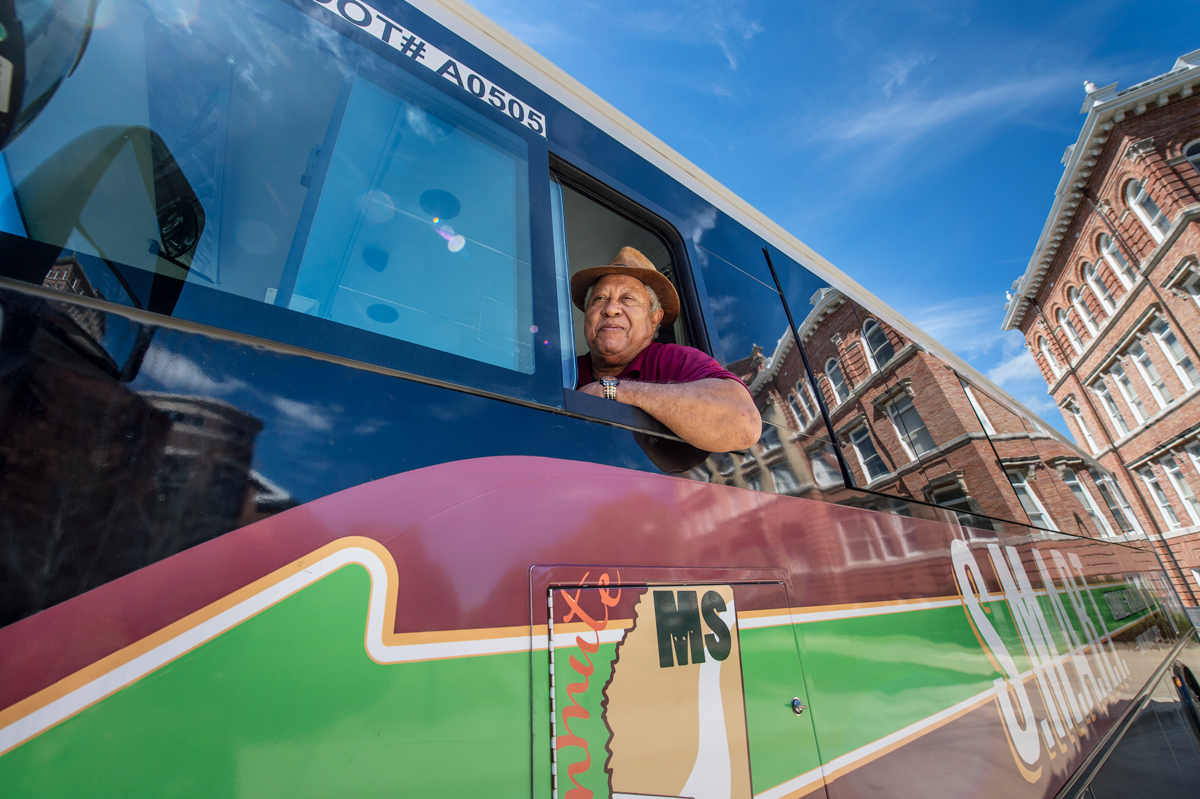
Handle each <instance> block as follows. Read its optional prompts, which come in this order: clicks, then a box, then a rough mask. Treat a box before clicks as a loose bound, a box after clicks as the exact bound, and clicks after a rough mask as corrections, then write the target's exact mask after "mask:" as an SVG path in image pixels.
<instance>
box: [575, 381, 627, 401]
mask: <svg viewBox="0 0 1200 799" xmlns="http://www.w3.org/2000/svg"><path fill="white" fill-rule="evenodd" d="M579 391H582V392H583V393H584V394H591V395H592V396H593V397H599V398H600V399H604V384H603V383H601V382H600V381H599V380H597V381H596V382H594V383H588V384H587V385H586V386H580V387H579ZM618 393H619V392H618Z"/></svg>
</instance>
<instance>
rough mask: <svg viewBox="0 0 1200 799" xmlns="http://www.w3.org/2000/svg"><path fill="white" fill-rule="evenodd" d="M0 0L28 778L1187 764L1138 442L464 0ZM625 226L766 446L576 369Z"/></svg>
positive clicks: (161, 779)
mask: <svg viewBox="0 0 1200 799" xmlns="http://www.w3.org/2000/svg"><path fill="white" fill-rule="evenodd" d="M0 26H2V29H0V145H2V147H0V158H2V160H3V169H0V374H2V379H0V553H2V554H0V786H2V792H3V795H4V796H5V797H68V796H82V795H87V796H163V795H171V796H197V797H207V796H233V795H237V796H282V795H286V796H293V797H295V796H330V795H364V796H376V795H400V796H417V795H445V796H480V795H486V796H505V797H509V796H512V797H516V796H530V797H538V798H540V799H549V798H551V797H553V798H554V799H560V798H561V799H587V798H588V797H605V798H607V797H616V798H620V797H649V796H657V797H663V796H666V797H691V799H701V798H703V799H708V798H709V797H738V798H739V799H740V798H744V797H745V798H748V797H771V798H772V799H783V798H784V797H800V796H826V797H830V799H842V798H843V797H858V796H868V795H869V796H886V797H901V796H916V795H920V796H929V795H932V796H947V797H949V796H973V797H974V796H1004V797H1049V796H1063V797H1085V796H1086V797H1093V798H1094V799H1102V798H1103V797H1109V796H1122V795H1128V792H1129V790H1130V789H1131V786H1132V787H1133V788H1135V789H1136V790H1138V791H1141V792H1144V793H1150V792H1154V793H1155V794H1156V795H1160V796H1163V797H1168V796H1190V795H1194V793H1195V790H1196V787H1195V786H1196V784H1197V780H1198V777H1197V774H1200V770H1197V769H1196V765H1197V763H1200V743H1198V742H1200V717H1198V716H1197V710H1196V703H1197V697H1198V695H1200V686H1197V684H1196V681H1195V677H1194V675H1193V669H1195V668H1197V667H1198V666H1200V652H1198V650H1197V641H1196V638H1195V631H1194V630H1193V628H1192V624H1191V620H1190V619H1189V616H1188V614H1187V612H1186V610H1185V608H1184V606H1183V604H1182V603H1181V601H1180V598H1179V597H1178V596H1177V594H1176V593H1175V589H1174V587H1173V586H1172V584H1171V583H1170V581H1169V579H1168V577H1167V574H1166V572H1165V570H1164V564H1162V563H1161V562H1160V561H1159V560H1158V557H1157V556H1156V554H1155V549H1154V548H1153V546H1152V542H1151V540H1150V539H1149V538H1148V536H1147V533H1146V532H1145V531H1143V530H1142V529H1141V528H1140V527H1139V525H1138V522H1137V519H1136V516H1135V515H1134V514H1133V512H1132V509H1131V508H1130V506H1129V502H1128V500H1127V499H1126V498H1125V497H1124V496H1123V495H1122V493H1121V490H1120V486H1119V485H1118V484H1117V483H1116V481H1115V480H1114V479H1113V476H1112V475H1111V474H1109V473H1108V472H1106V471H1105V470H1104V468H1103V467H1101V466H1100V465H1099V464H1098V463H1097V462H1096V461H1095V460H1094V459H1093V458H1092V457H1091V456H1090V455H1088V454H1086V453H1084V452H1082V451H1080V450H1079V449H1078V448H1076V447H1075V446H1074V445H1072V444H1071V443H1069V442H1068V441H1066V440H1065V439H1063V438H1062V437H1061V436H1060V435H1058V434H1057V433H1056V432H1054V431H1053V430H1051V429H1049V428H1048V427H1047V426H1046V425H1045V423H1043V422H1042V421H1041V420H1040V419H1038V418H1037V416H1036V415H1034V414H1033V413H1031V412H1030V411H1029V410H1028V409H1027V408H1025V407H1023V406H1022V405H1020V404H1019V403H1018V402H1016V401H1015V400H1014V399H1013V398H1012V397H1009V396H1007V395H1006V394H1005V393H1004V392H1003V391H1001V390H1000V389H999V388H998V387H997V386H995V385H994V384H992V383H991V382H990V381H988V380H987V379H986V378H985V377H984V376H982V375H981V374H979V373H978V372H977V371H975V370H974V369H972V368H971V367H969V366H968V365H967V364H966V363H964V362H963V361H962V360H960V359H959V358H957V357H956V356H954V355H953V354H952V353H951V352H950V351H949V350H947V349H946V348H945V347H943V346H942V345H940V344H939V343H938V342H936V341H934V340H932V339H931V338H930V337H929V336H928V335H926V334H925V333H924V332H922V331H921V330H919V329H918V328H917V327H915V326H914V325H912V324H911V323H910V322H908V321H907V320H905V319H904V318H903V317H902V316H900V315H899V314H898V313H896V312H895V311H894V310H892V309H891V308H889V307H887V305H885V304H884V303H882V302H880V301H879V300H878V299H877V298H876V297H874V296H873V295H872V294H871V293H870V292H869V291H868V290H867V289H865V288H864V287H863V286H860V285H858V284H857V283H855V282H854V281H853V280H852V279H850V278H849V277H847V276H846V275H845V274H843V273H842V272H840V271H839V270H837V269H836V268H835V267H834V266H833V265H832V264H830V263H829V262H827V261H826V260H824V259H823V258H822V257H821V256H819V255H818V254H817V253H815V252H813V251H812V250H811V249H809V248H808V247H806V246H805V245H804V244H803V243H801V241H799V240H798V239H797V238H796V237H794V236H793V235H792V234H791V233H789V232H788V231H785V230H783V229H782V228H781V227H779V226H778V225H777V224H775V223H773V222H772V221H770V220H769V219H767V218H766V217H764V216H763V215H762V214H761V213H759V212H757V211H756V210H755V209H754V208H752V207H751V206H749V205H748V204H747V203H746V202H745V201H743V200H741V199H740V198H738V197H736V196H734V195H733V194H732V193H730V192H729V191H728V190H727V189H725V188H724V187H722V186H721V185H719V184H718V183H717V182H716V181H714V180H713V179H712V178H711V177H709V176H708V175H706V174H704V173H703V172H702V171H701V170H700V169H698V168H697V167H696V166H695V165H693V164H691V163H689V162H687V161H686V160H685V159H683V158H682V157H681V156H680V155H678V154H677V153H675V152H673V151H672V150H671V149H670V148H668V147H667V146H666V145H664V144H663V143H662V142H660V141H658V140H657V139H656V138H654V137H653V136H652V135H651V134H649V133H648V132H647V131H645V130H643V129H641V128H640V127H639V126H637V125H636V124H635V123H634V122H632V121H631V120H630V119H628V118H627V117H625V116H623V115H621V114H620V113H619V112H618V111H616V110H615V109H613V108H612V107H611V106H609V105H607V104H606V103H605V102H604V101H602V100H601V99H600V98H598V97H596V96H595V95H594V94H592V93H590V92H589V91H588V90H587V89H585V88H584V87H582V86H581V85H579V84H578V83H577V82H576V81H574V80H572V79H571V78H570V77H568V76H567V75H565V74H563V73H562V72H561V71H560V70H558V69H557V68H555V67H554V66H553V65H551V64H550V63H548V62H547V61H546V60H545V59H543V58H542V57H540V56H539V55H537V54H536V53H535V52H533V51H532V50H531V49H529V48H528V47H526V46H525V45H523V44H522V43H521V42H519V41H517V40H516V39H514V38H513V37H512V36H510V35H509V34H508V33H506V32H505V31H503V30H502V29H500V28H499V27H497V26H496V25H494V24H493V23H491V22H490V21H488V20H487V19H485V18H484V17H483V16H481V15H480V14H479V13H477V12H476V11H474V10H473V9H471V8H470V7H469V6H467V5H464V4H462V3H460V2H457V0H411V2H402V1H401V0H369V1H368V0H206V1H205V2H203V3H201V2H199V0H104V2H99V3H98V2H96V1H95V0H57V1H56V2H54V3H50V2H46V0H5V2H0ZM763 168H769V164H764V167H763ZM797 190H803V187H802V186H798V187H797ZM625 246H631V247H635V248H636V249H638V250H639V251H640V252H642V253H643V254H644V255H645V256H646V257H647V258H648V259H649V260H650V261H651V262H652V263H653V264H654V266H655V267H656V268H657V269H658V270H659V272H661V273H662V274H663V275H664V276H665V277H666V278H667V279H669V280H670V281H671V282H672V284H673V286H674V287H675V288H676V289H677V292H678V294H679V296H680V298H681V313H680V315H679V318H678V320H677V321H676V322H674V323H673V324H672V325H670V326H667V327H664V328H663V329H661V330H660V331H659V341H662V342H664V343H675V344H684V345H687V346H691V347H694V348H696V349H699V350H701V351H703V352H704V353H707V354H709V355H711V356H712V357H713V358H714V359H716V360H717V362H718V363H719V364H721V365H722V366H723V367H724V368H726V369H727V370H729V371H730V372H732V373H733V374H734V375H735V376H736V377H737V378H738V379H740V380H741V381H742V382H744V384H745V386H746V388H747V390H748V391H749V392H750V394H751V395H752V396H753V398H754V401H755V403H756V406H757V408H758V410H759V413H760V415H761V417H762V432H761V436H760V438H759V440H758V442H757V443H756V444H754V445H753V446H751V447H750V448H748V449H745V450H740V451H736V452H706V451H702V450H699V449H697V448H696V447H694V446H692V445H690V444H688V443H687V442H685V441H684V440H682V439H681V438H679V437H678V436H677V435H676V434H675V433H674V432H672V430H670V429H669V428H667V427H665V426H664V425H662V424H661V423H660V422H659V421H658V420H656V419H654V418H652V417H650V416H649V415H647V414H645V413H643V412H641V411H640V410H638V409H636V408H634V407H633V406H631V405H626V404H623V403H621V402H612V401H609V400H605V399H601V398H598V397H595V396H592V395H590V394H588V393H585V392H582V391H580V390H579V389H578V369H577V356H579V355H584V354H586V353H587V351H588V350H587V343H586V341H585V340H584V337H583V334H582V332H581V315H580V314H579V312H578V311H576V310H575V309H574V308H573V307H572V304H571V299H570V291H569V284H570V279H571V276H572V275H573V274H575V273H576V272H578V271H579V270H581V269H584V268H589V267H593V266H596V265H600V264H606V263H608V262H609V261H610V260H611V259H612V257H613V255H614V254H615V253H617V252H618V250H620V249H621V248H622V247H625ZM651 644H654V646H651ZM634 677H637V678H638V679H637V680H634V679H633V678H634Z"/></svg>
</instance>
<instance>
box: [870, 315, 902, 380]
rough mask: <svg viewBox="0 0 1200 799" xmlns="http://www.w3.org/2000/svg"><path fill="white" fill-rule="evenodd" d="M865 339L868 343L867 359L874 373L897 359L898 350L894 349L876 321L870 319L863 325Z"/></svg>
mask: <svg viewBox="0 0 1200 799" xmlns="http://www.w3.org/2000/svg"><path fill="white" fill-rule="evenodd" d="M863 339H864V340H865V341H866V342H867V359H868V360H869V361H870V362H871V371H872V372H876V371H878V370H880V369H882V368H883V367H884V366H885V365H886V364H887V362H888V361H890V360H891V359H892V358H893V357H895V355H896V350H895V348H893V347H892V342H891V341H889V340H888V337H887V334H886V333H884V332H883V328H882V327H880V326H879V323H878V322H876V321H875V320H874V319H868V320H867V323H866V324H865V325H863Z"/></svg>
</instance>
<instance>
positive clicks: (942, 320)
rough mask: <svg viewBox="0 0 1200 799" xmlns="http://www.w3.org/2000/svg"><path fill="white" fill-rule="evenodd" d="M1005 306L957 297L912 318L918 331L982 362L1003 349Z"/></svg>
mask: <svg viewBox="0 0 1200 799" xmlns="http://www.w3.org/2000/svg"><path fill="white" fill-rule="evenodd" d="M1003 313H1004V304H1003V303H999V302H997V301H996V299H995V298H993V297H991V296H990V295H982V296H976V297H956V298H954V299H951V300H946V301H943V302H938V303H935V304H933V305H927V306H925V307H923V308H920V309H918V310H917V311H915V312H913V313H912V314H911V316H910V318H911V319H912V321H913V322H914V323H915V324H916V325H917V327H919V328H921V329H922V330H924V331H925V332H926V333H928V334H929V335H931V336H933V337H934V338H935V339H937V340H938V341H940V342H941V343H943V344H945V345H946V346H947V347H949V348H951V349H952V350H954V351H955V352H957V353H959V354H960V355H962V356H963V357H964V358H966V359H968V360H970V359H976V358H981V357H983V356H985V355H987V354H988V353H990V352H992V351H993V350H995V349H996V348H997V347H999V346H1001V345H1003V343H1004V341H1005V339H1006V338H1007V334H1006V333H1005V332H1004V331H1003V330H1001V329H1000V322H1001V319H1002V317H1003Z"/></svg>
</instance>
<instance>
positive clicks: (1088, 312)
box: [1067, 286, 1100, 338]
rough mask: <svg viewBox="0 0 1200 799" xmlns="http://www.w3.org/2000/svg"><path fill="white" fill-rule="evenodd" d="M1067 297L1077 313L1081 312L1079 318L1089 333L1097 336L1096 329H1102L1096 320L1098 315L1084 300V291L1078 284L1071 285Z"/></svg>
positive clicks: (1093, 336)
mask: <svg viewBox="0 0 1200 799" xmlns="http://www.w3.org/2000/svg"><path fill="white" fill-rule="evenodd" d="M1067 299H1068V300H1069V301H1070V303H1071V307H1073V308H1074V309H1075V313H1077V314H1079V318H1080V319H1081V320H1082V321H1083V326H1084V327H1086V328H1087V331H1088V334H1089V335H1090V336H1091V337H1092V338H1095V337H1096V331H1097V330H1099V329H1100V327H1099V324H1098V323H1097V321H1096V317H1095V316H1094V315H1093V314H1092V309H1091V308H1089V307H1088V306H1087V302H1086V300H1084V297H1083V292H1082V291H1080V290H1079V288H1078V287H1077V286H1071V288H1069V289H1067Z"/></svg>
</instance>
